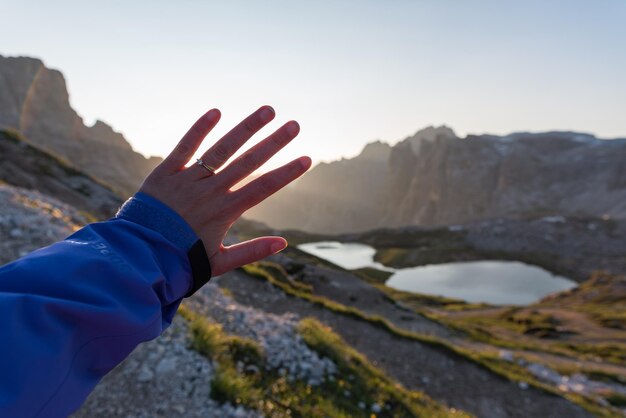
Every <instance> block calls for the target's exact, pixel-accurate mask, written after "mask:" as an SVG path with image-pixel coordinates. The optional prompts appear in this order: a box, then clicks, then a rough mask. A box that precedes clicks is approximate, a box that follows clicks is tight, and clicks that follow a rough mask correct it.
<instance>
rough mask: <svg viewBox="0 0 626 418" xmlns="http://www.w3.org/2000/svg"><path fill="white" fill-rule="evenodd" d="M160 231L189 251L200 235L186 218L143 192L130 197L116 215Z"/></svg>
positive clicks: (178, 245)
mask: <svg viewBox="0 0 626 418" xmlns="http://www.w3.org/2000/svg"><path fill="white" fill-rule="evenodd" d="M115 217H116V218H122V219H126V220H128V221H131V222H134V223H137V224H139V225H142V226H145V227H146V228H150V229H152V230H154V231H157V232H159V233H160V234H161V235H163V236H164V237H165V238H167V239H168V240H169V241H171V242H172V243H173V244H175V245H176V246H177V247H179V248H181V249H183V250H184V251H185V252H188V251H189V250H190V249H191V247H193V245H194V244H195V243H196V241H198V236H197V235H196V233H195V232H193V229H191V227H190V226H189V224H187V222H185V220H184V219H183V218H182V217H181V216H180V215H179V214H178V213H176V212H175V211H174V210H172V209H171V208H170V207H168V206H167V205H165V204H164V203H162V202H161V201H160V200H157V199H155V198H154V197H152V196H149V195H147V194H145V193H142V192H137V193H136V194H135V195H134V196H133V197H131V198H130V199H128V200H127V201H126V202H125V203H124V204H123V205H122V207H121V208H120V210H119V211H118V212H117V214H116V215H115Z"/></svg>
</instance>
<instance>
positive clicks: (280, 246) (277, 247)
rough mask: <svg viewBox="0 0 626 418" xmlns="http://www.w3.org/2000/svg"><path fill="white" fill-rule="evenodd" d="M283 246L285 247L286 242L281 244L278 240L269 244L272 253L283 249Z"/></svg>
mask: <svg viewBox="0 0 626 418" xmlns="http://www.w3.org/2000/svg"><path fill="white" fill-rule="evenodd" d="M285 248H287V244H286V243H285V244H281V243H280V242H275V243H273V244H272V245H270V250H271V251H272V254H276V253H277V252H279V251H282V250H284V249H285Z"/></svg>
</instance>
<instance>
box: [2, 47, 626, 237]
mask: <svg viewBox="0 0 626 418" xmlns="http://www.w3.org/2000/svg"><path fill="white" fill-rule="evenodd" d="M0 130H8V131H16V132H17V133H18V134H19V135H20V138H21V139H22V140H23V141H25V142H27V143H28V144H30V145H31V146H34V147H36V148H38V149H41V150H42V151H45V152H47V153H49V154H51V155H53V156H55V157H56V158H58V159H59V160H61V161H63V162H64V164H65V165H67V166H73V167H75V168H76V169H78V170H80V171H82V172H84V173H86V174H88V175H89V176H91V177H93V178H95V179H97V180H98V181H99V182H101V183H102V184H103V185H106V186H109V187H110V188H111V189H112V190H113V191H115V192H116V193H117V194H118V195H120V196H122V197H124V196H128V195H130V194H132V193H134V192H135V191H136V190H137V188H138V187H139V185H140V184H141V181H142V180H143V178H144V177H145V176H146V175H147V174H148V173H149V172H150V171H151V170H152V168H153V167H155V166H156V165H157V164H158V163H159V162H160V158H156V157H151V158H145V157H144V156H142V155H141V154H139V153H137V152H135V151H134V150H133V149H132V147H131V146H130V144H129V143H128V142H127V141H126V139H125V138H124V136H123V135H122V134H120V133H118V132H116V131H115V130H114V129H113V128H112V127H110V126H109V125H107V124H106V123H104V122H102V121H97V122H96V123H95V124H94V125H93V126H86V125H85V124H84V122H83V120H82V118H81V117H80V116H79V115H78V114H77V113H76V111H75V110H74V109H73V108H72V107H71V105H70V102H69V94H68V91H67V86H66V82H65V79H64V77H63V75H62V74H61V73H60V72H59V71H57V70H52V69H49V68H47V67H46V66H45V65H44V64H43V62H42V61H41V60H39V59H36V58H28V57H2V56H0ZM9 171H10V170H9ZM551 215H564V216H585V217H587V216H591V217H604V218H624V217H626V139H613V140H603V139H598V138H596V137H594V136H593V135H589V134H584V133H577V132H543V133H524V132H522V133H514V134H510V135H506V136H496V135H468V136H466V137H463V138H461V137H458V136H457V135H456V134H455V133H454V131H453V130H452V129H451V128H449V127H446V126H439V127H427V128H425V129H422V130H419V131H418V132H417V133H415V134H414V135H412V136H410V137H408V138H405V139H404V140H402V141H400V142H398V143H396V144H395V145H390V144H387V143H384V142H381V141H375V142H372V143H369V144H367V145H366V146H365V147H364V148H363V151H362V152H361V154H360V155H358V156H357V157H354V158H350V159H345V158H344V159H341V160H338V161H334V162H331V163H320V164H318V165H317V166H316V167H314V168H313V169H312V170H311V171H310V172H309V173H307V174H306V175H305V176H303V177H302V178H301V179H299V180H298V181H296V182H295V183H294V184H292V185H290V186H289V187H286V188H284V189H283V190H281V191H279V192H278V193H276V194H275V195H274V196H272V197H271V198H270V199H267V200H266V201H264V202H263V203H261V204H259V205H258V206H256V207H254V208H252V209H251V210H249V211H248V212H246V214H245V216H246V217H248V218H250V219H252V220H257V221H262V222H264V223H266V224H268V225H269V226H271V227H273V228H277V229H300V230H304V231H309V232H317V233H346V232H359V231H366V230H371V229H375V228H381V227H392V228H393V227H403V226H413V225H418V226H439V225H452V224H460V223H468V222H475V221H479V220H482V219H495V218H508V219H527V218H537V217H543V216H551Z"/></svg>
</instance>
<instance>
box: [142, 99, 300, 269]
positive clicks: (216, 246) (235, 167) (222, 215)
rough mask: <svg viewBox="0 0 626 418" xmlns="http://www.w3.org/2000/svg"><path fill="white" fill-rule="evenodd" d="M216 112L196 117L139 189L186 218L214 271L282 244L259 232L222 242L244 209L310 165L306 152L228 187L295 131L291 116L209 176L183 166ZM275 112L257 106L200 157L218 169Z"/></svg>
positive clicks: (201, 169)
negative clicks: (242, 183) (248, 237)
mask: <svg viewBox="0 0 626 418" xmlns="http://www.w3.org/2000/svg"><path fill="white" fill-rule="evenodd" d="M220 116H221V115H220V112H219V110H217V109H212V110H210V111H208V112H207V113H206V114H205V115H204V116H202V117H201V118H200V119H198V121H197V122H196V123H195V124H194V125H193V126H192V127H191V129H190V130H189V131H188V132H187V134H186V135H185V136H184V137H183V138H182V139H181V140H180V142H179V143H178V145H177V146H176V148H175V149H174V150H173V151H172V153H171V154H170V155H169V156H168V157H167V158H166V159H165V160H163V162H162V163H161V164H159V165H158V166H157V167H156V168H155V169H154V170H153V171H152V173H150V175H149V176H148V177H147V178H146V180H145V181H144V183H143V185H142V186H141V188H140V189H139V191H141V192H144V193H146V194H148V195H150V196H152V197H154V198H156V199H158V200H160V201H161V202H163V203H165V204H166V205H167V206H169V207H170V208H172V209H173V210H174V211H176V212H177V213H178V214H179V215H180V216H182V217H183V219H185V221H187V223H188V224H189V225H190V226H191V228H193V230H194V232H195V233H196V234H197V235H198V236H199V237H200V239H202V242H203V243H204V247H205V249H206V253H207V256H208V257H209V261H210V263H211V270H212V274H213V275H214V276H218V275H220V274H223V273H225V272H227V271H230V270H232V269H234V268H237V267H240V266H242V265H244V264H248V263H252V262H254V261H257V260H260V259H262V258H265V257H267V256H269V255H272V254H274V253H277V252H279V251H281V250H283V249H284V248H285V247H286V246H287V241H286V240H285V239H284V238H282V237H260V238H255V239H252V240H249V241H245V242H242V243H239V244H236V245H232V246H229V247H225V246H224V245H223V243H222V241H223V239H224V237H225V236H226V233H227V232H228V230H229V229H230V227H231V226H232V224H233V223H234V222H235V221H236V220H237V219H238V218H239V217H240V216H241V215H242V214H243V213H244V212H245V211H246V210H248V209H249V208H251V207H253V206H255V205H257V204H258V203H260V202H262V201H263V200H265V199H266V198H267V197H268V196H270V195H271V194H273V193H275V192H277V191H278V190H280V189H281V188H283V187H285V186H286V185H287V184H289V183H290V182H292V181H293V180H295V179H296V178H298V177H300V176H301V175H302V174H304V173H305V172H306V171H307V170H308V169H309V167H310V166H311V159H310V158H309V157H306V156H304V157H300V158H298V159H296V160H293V161H291V162H290V163H287V164H285V165H283V166H282V167H279V168H277V169H275V170H272V171H270V172H268V173H266V174H263V175H262V176H261V177H259V178H257V179H255V180H254V181H252V182H250V183H248V184H246V185H245V186H243V187H241V188H239V189H237V190H234V191H233V190H230V189H231V188H232V187H233V186H234V185H235V184H237V183H238V182H239V181H240V180H242V179H243V178H245V177H246V176H248V175H249V174H250V173H252V172H253V171H254V170H256V169H257V168H259V167H260V166H262V165H263V164H264V163H265V162H266V161H267V160H268V159H269V158H270V157H271V156H272V155H274V154H275V153H276V152H278V150H280V149H281V148H282V147H284V146H285V145H287V144H288V143H289V142H290V141H291V140H292V139H294V138H295V137H296V135H298V132H299V131H300V126H299V125H298V123H297V122H295V121H290V122H287V123H286V124H284V125H283V126H281V127H280V128H279V129H278V130H276V131H275V132H274V133H273V134H271V135H270V136H268V137H267V138H265V139H264V140H263V141H261V142H259V143H258V144H256V145H255V146H254V147H252V148H251V149H249V150H248V151H246V152H245V153H244V154H242V155H241V156H239V157H238V158H237V159H235V160H234V161H233V162H231V163H230V164H229V165H228V166H226V167H224V168H223V169H221V170H219V172H217V173H216V174H214V175H212V174H211V172H210V171H209V170H207V169H206V168H204V167H202V166H199V165H197V164H193V165H192V166H190V167H188V168H186V167H185V165H186V164H187V163H188V162H189V160H190V159H191V157H192V156H193V155H194V153H195V152H196V150H197V149H198V147H199V146H200V144H201V143H202V140H203V139H204V137H205V136H206V135H207V134H208V133H209V132H210V131H211V130H212V129H213V127H215V125H216V124H217V122H218V121H219V119H220ZM274 116H275V113H274V110H273V109H272V108H271V107H270V106H262V107H261V108H260V109H258V110H257V111H256V112H254V113H252V114H251V115H250V116H248V117H247V118H246V119H244V120H243V121H242V122H241V123H240V124H239V125H237V126H235V128H233V129H232V130H231V131H230V132H228V133H227V134H226V135H224V136H223V137H222V138H221V139H220V140H219V141H217V142H216V143H215V144H214V145H213V146H212V147H211V148H210V149H209V150H208V151H207V152H205V153H204V155H202V160H203V161H204V163H205V164H207V165H209V166H211V167H213V168H215V169H216V170H217V169H219V168H220V167H222V165H224V163H225V162H226V160H228V159H229V158H230V157H231V156H232V155H233V154H234V153H235V152H236V151H237V150H238V149H239V148H240V147H241V146H242V145H243V144H244V143H245V142H246V141H247V140H248V139H250V138H251V137H252V136H253V135H254V134H255V133H256V132H257V131H259V129H261V128H262V127H263V126H265V125H266V124H268V123H269V122H270V121H271V120H272V119H274Z"/></svg>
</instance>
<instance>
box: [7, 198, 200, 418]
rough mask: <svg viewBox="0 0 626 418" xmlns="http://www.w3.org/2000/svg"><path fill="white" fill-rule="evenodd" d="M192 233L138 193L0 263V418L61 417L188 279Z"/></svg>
mask: <svg viewBox="0 0 626 418" xmlns="http://www.w3.org/2000/svg"><path fill="white" fill-rule="evenodd" d="M197 239H198V238H197V236H196V235H195V234H194V232H193V231H192V230H191V228H190V227H189V226H188V225H187V224H186V223H185V222H184V220H183V219H182V218H181V217H180V216H178V215H177V214H176V213H175V212H174V211H172V210H171V209H169V208H168V207H167V206H165V205H163V204H162V203H160V202H159V201H157V200H156V199H153V198H151V197H150V196H147V195H144V194H141V193H138V194H137V195H135V196H134V197H133V198H132V199H130V200H129V201H128V202H126V203H125V205H124V206H123V207H122V209H121V210H120V212H119V213H118V215H117V216H116V217H115V218H113V219H111V220H109V221H105V222H100V223H94V224H91V225H88V226H87V227H85V228H83V229H81V230H79V231H78V232H76V233H74V234H73V235H72V236H70V237H69V238H67V239H66V240H64V241H61V242H58V243H56V244H53V245H51V246H49V247H46V248H43V249H40V250H38V251H35V252H33V253H31V254H29V255H27V256H25V257H23V258H21V259H18V260H17V261H15V262H13V263H11V264H7V265H5V266H4V267H1V268H0V318H1V319H2V322H1V323H0V416H2V417H64V416H67V415H68V414H70V413H71V412H73V411H74V410H76V409H77V408H78V407H79V406H80V405H81V404H82V403H83V402H84V400H85V399H86V397H87V395H88V394H89V393H90V392H91V390H92V389H93V388H94V387H95V386H96V384H97V383H98V382H99V381H100V379H101V378H102V377H103V376H104V375H105V374H106V373H107V372H109V371H110V370H111V369H112V368H113V367H115V366H116V365H117V364H118V363H119V362H121V361H122V360H123V359H124V358H126V356H127V355H128V354H129V353H130V352H131V351H132V350H133V349H134V348H135V347H136V346H137V345H138V344H139V343H140V342H143V341H147V340H150V339H153V338H155V337H157V336H158V335H160V334H161V333H162V332H163V331H164V330H165V329H166V328H167V327H168V326H169V324H170V323H171V321H172V318H173V316H174V314H175V313H176V310H177V309H178V305H179V304H180V301H181V299H182V298H183V296H184V295H185V294H186V293H187V292H188V291H189V289H190V287H191V286H192V278H191V267H190V265H189V260H188V257H187V251H188V250H189V249H190V248H191V246H192V245H193V244H194V242H196V241H197Z"/></svg>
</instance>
